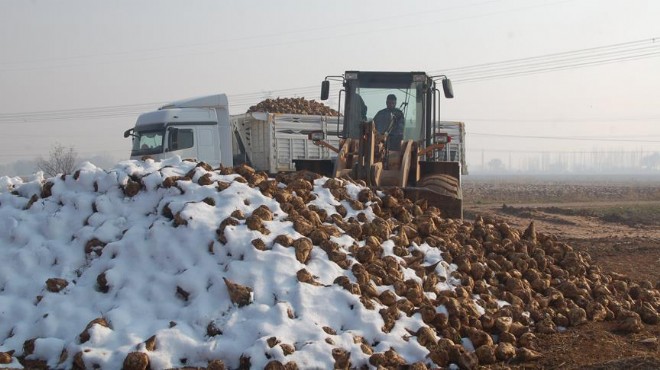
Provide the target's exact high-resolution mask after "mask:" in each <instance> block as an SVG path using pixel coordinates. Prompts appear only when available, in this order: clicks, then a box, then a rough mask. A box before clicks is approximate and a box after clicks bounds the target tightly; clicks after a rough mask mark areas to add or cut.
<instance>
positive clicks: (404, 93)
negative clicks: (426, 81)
mask: <svg viewBox="0 0 660 370" xmlns="http://www.w3.org/2000/svg"><path fill="white" fill-rule="evenodd" d="M346 90H347V91H346V94H347V98H348V99H347V100H348V101H347V106H346V107H345V112H344V113H345V120H346V122H345V125H344V135H345V136H347V137H350V138H357V137H359V132H360V124H361V122H363V121H371V120H373V119H374V116H375V115H376V114H377V113H378V112H379V111H381V110H382V109H384V108H386V104H387V103H386V101H387V97H388V96H390V95H394V96H396V106H395V108H397V109H399V110H401V112H402V113H403V122H404V129H403V139H404V140H408V139H412V140H415V141H418V140H422V138H423V137H424V131H423V130H424V127H423V119H422V118H423V117H422V116H423V103H422V101H423V87H422V83H420V82H416V81H413V82H410V81H409V80H408V81H404V82H397V81H388V80H386V79H383V80H376V79H372V80H359V79H355V80H349V81H347V83H346Z"/></svg>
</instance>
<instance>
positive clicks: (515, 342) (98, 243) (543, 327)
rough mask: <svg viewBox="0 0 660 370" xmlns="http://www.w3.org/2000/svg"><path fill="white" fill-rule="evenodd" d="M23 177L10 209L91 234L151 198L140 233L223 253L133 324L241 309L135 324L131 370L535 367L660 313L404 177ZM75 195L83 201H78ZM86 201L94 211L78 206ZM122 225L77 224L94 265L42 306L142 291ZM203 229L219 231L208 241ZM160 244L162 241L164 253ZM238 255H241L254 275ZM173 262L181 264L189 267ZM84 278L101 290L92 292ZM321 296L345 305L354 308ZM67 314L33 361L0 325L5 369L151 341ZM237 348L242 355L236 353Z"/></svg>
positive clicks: (63, 363)
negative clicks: (206, 272) (120, 338)
mask: <svg viewBox="0 0 660 370" xmlns="http://www.w3.org/2000/svg"><path fill="white" fill-rule="evenodd" d="M24 186H25V188H21V185H20V184H16V185H13V186H12V190H13V195H12V197H13V198H11V199H10V198H9V197H8V196H7V195H5V196H4V197H3V198H0V199H2V201H0V210H2V209H3V208H5V209H7V207H14V208H15V213H16V214H21V212H24V213H30V212H37V211H38V210H40V209H41V210H44V211H43V212H46V211H49V212H52V211H53V210H61V211H62V213H63V214H64V209H65V208H67V207H69V208H70V207H77V208H76V209H79V212H80V213H81V215H80V217H82V218H83V219H85V220H86V221H85V223H86V226H84V227H87V228H89V225H90V224H92V226H93V224H94V222H98V220H99V219H100V218H101V217H103V214H104V212H105V213H108V212H111V211H112V210H116V212H119V211H118V209H119V208H120V207H122V206H121V204H128V205H127V207H128V206H131V207H133V210H135V211H136V212H144V211H145V210H148V209H149V207H152V208H153V210H152V211H148V212H146V216H143V217H147V219H148V220H149V221H148V222H147V223H145V225H144V228H145V230H148V231H149V232H152V233H165V232H168V233H173V234H172V235H177V238H182V239H183V240H194V241H196V242H199V243H197V244H201V245H197V246H195V245H193V244H195V243H191V245H186V246H185V248H188V249H189V252H188V253H190V255H191V256H192V255H193V253H199V256H201V258H202V259H204V258H206V259H209V260H214V261H217V263H218V267H217V268H215V269H214V270H213V274H215V275H216V276H215V280H213V279H211V278H209V283H208V285H207V286H206V288H205V289H204V287H202V288H198V287H194V286H190V287H189V286H185V285H182V284H179V285H177V284H172V285H171V286H170V290H169V291H167V290H166V291H163V292H161V293H162V297H160V298H159V301H157V302H145V303H144V305H143V306H140V309H141V310H146V312H145V314H146V316H144V315H143V316H141V317H136V318H135V319H136V320H148V319H149V315H150V311H151V312H156V311H158V308H157V307H156V306H158V305H164V302H167V301H173V302H179V303H181V304H185V305H191V306H188V307H196V306H195V304H197V303H199V301H200V300H201V301H204V300H207V301H211V302H213V304H214V305H216V306H217V307H223V306H224V305H228V306H227V307H229V308H227V310H225V311H222V312H221V313H220V312H217V311H212V310H211V311H208V312H203V313H200V315H199V316H195V315H192V316H186V319H183V318H175V317H173V318H171V321H170V325H169V328H166V329H163V330H162V331H157V332H155V333H147V332H144V333H140V335H141V336H142V337H141V339H139V340H136V339H135V338H133V340H134V341H136V342H137V343H136V344H135V345H134V346H133V348H130V349H128V350H127V349H126V347H122V351H124V352H123V354H122V355H121V356H122V359H121V362H120V364H121V365H123V368H124V369H149V368H151V369H155V368H163V367H170V368H185V367H186V366H188V368H191V367H192V368H208V369H225V368H239V369H248V368H254V367H256V368H260V367H262V368H267V369H298V368H300V369H302V368H308V367H326V368H330V367H334V368H336V369H349V368H387V369H396V368H409V369H427V368H437V367H446V366H450V365H451V364H455V365H457V366H458V367H460V368H462V369H473V368H476V367H477V366H479V365H488V364H497V363H502V362H506V363H508V364H515V363H532V364H533V362H534V361H535V360H537V359H538V358H539V357H540V356H541V353H540V352H539V351H538V348H537V344H536V342H537V334H539V333H543V334H546V333H556V332H558V331H560V330H562V328H567V327H571V326H578V325H581V324H584V323H585V322H587V321H604V320H607V321H615V322H616V323H617V328H618V330H620V331H622V332H627V333H634V332H639V331H641V330H642V329H643V327H644V325H645V324H651V325H657V324H658V321H659V317H658V310H659V309H660V293H659V291H658V290H657V288H655V287H654V286H653V285H652V284H651V283H649V282H647V281H642V282H633V281H631V280H630V279H628V278H626V277H625V276H622V275H618V274H614V273H604V272H603V271H601V269H600V267H599V266H598V265H595V264H593V263H592V262H591V260H590V257H589V255H588V254H586V253H583V252H578V251H576V250H574V249H573V248H572V247H571V246H570V245H568V244H566V243H564V242H561V241H559V240H558V239H557V237H555V236H553V235H548V234H545V233H543V232H539V231H537V230H535V228H534V225H533V224H530V226H529V227H528V228H527V229H526V230H517V229H514V228H512V227H510V226H509V225H507V224H506V223H504V222H501V221H498V220H497V219H492V218H488V217H479V216H478V217H476V219H475V220H474V221H472V222H470V221H466V220H461V219H451V218H445V217H443V215H442V214H441V212H440V211H439V210H438V208H436V207H433V206H429V205H428V203H427V202H425V201H424V200H418V201H412V200H410V199H407V198H406V197H405V196H404V192H403V191H402V189H400V188H396V187H392V188H388V189H386V190H383V191H381V190H373V189H372V188H369V187H367V186H366V183H365V182H364V181H354V180H351V179H348V178H325V177H321V176H319V175H317V174H314V173H311V172H308V171H298V172H293V173H288V174H284V173H283V174H280V175H278V176H277V177H276V178H271V177H269V176H268V175H267V174H266V173H264V172H257V171H254V170H253V169H252V168H250V167H248V166H245V165H243V166H239V167H235V168H222V167H221V168H217V169H213V168H211V167H210V166H209V165H207V164H205V163H193V162H189V161H185V160H184V161H180V160H179V162H177V161H175V160H170V161H167V162H154V161H153V160H150V159H146V160H145V161H129V162H126V163H124V164H123V165H119V166H117V167H116V168H115V169H113V170H111V171H108V172H106V171H103V170H99V169H87V170H81V171H78V172H77V173H75V174H73V175H63V176H61V177H57V178H51V179H47V180H43V181H41V183H40V186H38V187H37V188H35V187H34V183H28V184H25V185H24ZM30 189H31V190H30ZM67 189H72V190H75V191H77V192H78V193H79V194H85V196H82V197H79V199H78V200H76V199H74V197H71V196H70V195H71V194H70V192H69V190H67ZM0 195H2V193H0ZM152 198H153V200H152V201H151V203H149V204H150V205H149V206H148V207H147V206H145V205H144V204H145V203H146V202H147V200H148V199H152ZM80 199H86V201H88V202H90V206H89V207H83V206H81V205H80V204H79V203H76V202H81V200H80ZM109 199H116V201H115V204H114V206H113V207H114V208H111V207H109V206H108V204H109V203H111V202H109ZM232 202H234V204H233V205H231V206H229V205H230V204H232ZM139 205H143V206H144V209H142V208H139V207H138V206H139ZM58 207H59V208H58ZM12 209H13V208H12ZM232 209H234V210H233V211H232ZM192 210H197V212H198V213H194V212H193V211H192ZM213 210H215V211H213ZM202 211H203V212H202ZM85 212H87V213H88V214H85ZM213 212H216V213H215V214H214V213H213ZM218 212H219V213H218ZM198 214H205V215H207V217H206V218H200V217H197V215H198ZM210 215H215V216H214V217H211V216H210ZM127 217H128V216H127ZM133 217H137V216H133ZM136 219H137V218H136ZM212 221H213V222H212ZM282 225H288V226H287V227H289V229H285V228H282ZM84 227H83V228H84ZM126 227H127V228H128V231H127V230H124V231H123V232H120V233H116V235H114V239H112V238H111V239H107V238H106V239H105V240H99V238H100V237H96V236H95V234H94V232H88V233H82V232H81V231H80V230H83V228H81V229H80V230H75V229H74V230H72V231H71V235H73V236H72V238H73V239H72V241H71V242H70V244H71V245H72V246H76V247H79V249H80V251H79V253H80V254H84V255H85V258H86V259H85V261H86V262H85V265H84V266H82V267H79V268H78V270H76V271H77V276H78V277H77V280H78V281H77V282H76V281H67V280H64V279H59V280H56V279H49V280H48V282H47V283H46V285H47V286H45V287H44V288H43V293H41V298H40V299H37V300H36V301H35V303H34V305H35V306H38V305H42V306H43V305H48V304H49V302H50V300H51V299H54V298H56V297H58V296H61V295H63V294H69V295H71V296H75V294H74V293H75V289H90V290H94V292H93V294H94V295H95V297H97V298H95V299H96V300H98V302H102V300H103V299H104V297H112V296H117V295H118V294H121V291H120V290H122V289H123V290H127V289H131V288H130V286H131V284H132V285H137V286H140V284H142V283H143V282H139V281H132V282H131V284H128V285H126V284H123V283H121V281H123V280H121V279H122V278H121V277H120V276H117V274H116V273H115V271H113V267H112V266H116V265H117V264H119V263H120V262H122V261H123V260H122V257H123V256H125V255H126V253H127V252H128V251H129V250H130V248H131V245H129V244H130V243H128V241H129V239H128V238H129V236H131V235H132V234H134V232H133V231H134V230H133V229H132V228H131V227H130V226H126ZM136 227H137V226H136ZM207 229H208V232H207V231H205V230H207ZM282 230H289V231H288V232H286V233H285V232H281V231H282ZM274 231H275V232H274ZM62 232H64V231H62ZM205 232H207V234H208V239H209V240H206V239H204V238H203V237H200V236H199V235H207V234H204V233H205ZM174 233H176V234H174ZM82 235H85V236H86V237H88V238H89V239H88V240H87V239H85V238H84V237H82ZM195 235H197V236H195ZM3 238H6V235H3ZM186 238H188V239H186ZM240 238H242V239H240ZM246 238H247V239H246ZM101 239H102V238H101ZM164 239H165V238H161V239H160V240H159V241H158V243H164V244H163V245H159V246H158V247H160V248H163V247H164V246H166V245H167V244H166V242H167V241H166V240H164ZM2 240H5V239H2ZM241 240H242V241H247V242H241ZM124 242H126V243H125V244H123V243H124ZM143 243H144V244H145V246H144V248H147V246H146V245H150V244H149V243H150V241H149V240H145V241H144V242H143ZM153 247H154V248H155V249H153V252H147V253H153V254H154V256H152V257H150V258H154V259H156V258H158V257H156V255H158V253H163V252H158V251H162V249H158V248H157V247H156V246H153ZM183 247H184V246H179V248H183ZM193 251H195V252H193ZM110 255H112V256H110ZM204 256H205V257H204ZM162 259H163V258H161V260H162ZM186 260H187V259H183V261H186ZM113 261H114V262H113ZM260 261H262V262H260ZM113 263H114V265H113ZM168 263H169V262H168ZM260 263H261V264H260ZM100 264H103V267H100ZM181 264H185V263H184V262H181ZM231 264H240V266H242V267H241V268H240V269H241V271H242V272H241V273H242V275H241V274H238V273H235V270H234V269H232V268H231V267H230V266H231ZM278 264H286V268H283V269H281V270H277V271H278V274H271V273H268V271H271V270H268V269H267V268H266V267H264V266H267V265H269V266H272V265H278ZM236 266H239V265H236ZM115 268H116V267H115ZM145 268H146V266H145ZM179 268H180V269H183V270H184V271H186V269H191V270H192V269H193V266H188V265H185V266H181V267H179ZM165 270H167V268H165ZM178 273H181V272H178ZM178 273H177V274H178ZM87 275H91V276H87ZM137 276H142V275H136V277H135V278H137ZM248 277H249V278H248ZM53 278H55V277H53ZM218 279H219V281H221V282H224V283H222V284H216V285H214V283H213V282H212V280H213V281H218ZM287 279H288V280H287ZM85 280H93V282H94V283H93V284H91V285H88V286H87V287H86V288H85V287H83V285H84V284H83V281H85ZM266 281H278V282H280V283H281V284H283V285H286V284H284V283H283V282H285V281H294V283H293V284H291V285H289V286H287V287H286V289H284V288H282V289H281V290H278V287H277V286H273V287H269V286H266V285H264V284H265V283H264V282H266ZM157 282H158V279H156V281H155V282H151V284H156V283H157ZM209 285H211V287H210V286H209ZM175 286H176V287H175ZM219 287H221V289H220V288H219ZM216 288H217V289H216ZM285 290H286V292H285ZM0 294H5V293H0ZM214 294H215V296H214ZM219 297H224V299H226V300H228V302H222V301H221V299H220V298H219ZM324 297H326V298H327V297H345V299H346V300H347V302H350V305H348V304H341V303H340V300H337V301H335V302H328V301H324V300H323V299H324ZM219 299H220V301H219ZM333 299H335V298H333ZM342 299H343V298H342ZM196 301H197V302H196ZM229 301H230V302H229ZM80 304H83V305H84V304H91V303H80ZM45 307H47V306H45ZM280 308H281V310H282V315H281V317H279V316H278V317H277V319H276V320H273V322H267V321H268V320H269V318H270V320H272V318H273V316H272V315H268V314H266V312H274V310H277V309H280ZM107 309H108V310H110V311H112V310H113V309H117V308H116V307H115V306H110V307H108V308H107ZM257 309H260V310H262V311H260V312H262V314H261V316H259V315H256V316H252V317H251V320H252V321H250V323H249V324H241V323H240V322H239V321H240V320H233V318H240V317H244V316H240V315H242V314H245V313H246V312H249V311H250V310H257ZM264 310H265V311H264ZM314 310H318V311H316V312H314ZM200 311H201V310H200ZM39 313H40V314H42V313H43V312H39ZM213 315H216V316H213ZM349 318H352V319H353V320H354V321H351V320H350V319H349ZM34 319H35V321H38V320H41V318H40V317H35V318H34ZM51 319H52V318H51ZM161 319H163V317H161ZM342 320H344V321H342ZM161 321H162V320H161ZM237 322H239V323H237ZM5 324H6V323H5ZM69 324H70V325H73V326H74V327H75V328H74V330H75V331H76V332H77V333H79V335H77V336H76V337H75V338H61V339H62V340H63V341H70V343H69V345H67V346H65V347H64V349H63V350H62V352H61V353H58V354H57V355H58V356H59V358H56V359H52V358H43V357H39V356H43V355H44V354H45V353H47V351H43V350H42V351H39V350H38V346H39V345H38V343H43V341H42V342H40V338H38V337H35V338H21V337H20V335H21V333H20V332H19V331H18V330H12V334H9V335H8V333H4V332H3V333H0V335H1V337H0V343H2V345H3V347H2V348H3V349H4V351H3V352H2V353H0V363H4V364H7V363H12V361H15V360H17V361H19V362H20V364H22V365H23V366H25V367H26V368H62V367H70V368H74V369H92V368H98V367H101V368H109V367H108V363H110V364H112V362H107V363H104V362H103V361H110V360H108V358H110V357H109V356H110V355H106V357H103V356H99V355H98V353H97V352H98V350H99V349H98V348H95V347H94V346H95V345H96V346H98V347H103V341H102V338H101V339H100V337H98V333H99V330H101V329H103V333H104V335H105V336H111V335H112V334H113V333H117V335H119V333H123V335H124V336H129V335H132V336H133V337H139V335H137V334H136V333H135V332H131V327H130V326H131V323H130V321H128V322H124V323H121V322H120V320H116V321H113V319H112V315H111V314H110V313H109V312H107V314H106V315H103V314H100V316H99V317H97V318H96V319H94V320H91V321H89V322H84V323H81V322H71V323H69ZM35 325H36V324H35ZM122 325H125V327H122ZM240 325H245V326H240ZM6 327H7V325H4V326H3V328H6ZM101 327H102V328H101ZM182 327H184V328H186V330H188V331H189V332H190V333H189V334H188V335H189V336H190V338H199V339H198V341H199V342H201V344H199V343H197V344H190V343H187V344H186V348H192V349H189V350H188V351H187V352H186V351H183V352H182V353H175V354H172V355H171V357H173V358H176V359H178V360H177V361H178V362H177V361H174V360H172V361H170V362H163V360H162V357H163V356H164V354H163V351H166V350H167V349H166V348H177V347H176V346H174V345H172V341H174V339H172V336H171V335H170V336H168V335H166V334H167V333H170V332H169V331H172V330H177V328H182ZM253 327H254V328H253ZM283 328H297V329H296V330H297V331H296V333H298V334H296V335H299V337H295V335H293V334H291V333H287V334H285V333H284V329H283ZM166 330H169V331H166ZM182 330H183V329H182ZM251 330H253V331H254V332H252V331H251ZM237 331H238V332H237ZM90 333H91V334H92V335H91V337H90ZM237 333H238V334H237ZM251 335H253V336H254V338H251V337H250V336H251ZM294 337H295V338H297V339H293V338H294ZM90 338H93V339H90ZM19 339H20V340H24V342H20V340H19ZM41 339H43V338H41ZM18 342H20V343H21V345H22V347H18V348H11V349H7V347H6V346H7V343H18ZM232 342H233V343H239V344H240V345H242V346H244V347H245V348H236V347H231V344H230V343H232ZM109 343H114V342H109ZM209 343H211V344H213V345H210V344H209ZM195 345H198V347H195ZM168 346H169V347H168ZM201 347H203V348H205V349H206V352H204V351H201V350H200V349H199V348H201ZM164 348H165V349H164ZM209 348H214V349H216V350H215V351H214V350H210V349H209ZM223 348H232V350H228V349H226V350H222V349H223ZM74 349H75V351H74V352H71V351H73V350H74ZM104 349H105V350H109V351H113V350H118V349H117V348H107V347H106V348H104ZM171 350H172V351H175V349H171ZM95 351H97V352H95ZM51 352H52V351H51ZM199 353H204V356H205V357H204V356H201V355H199ZM95 354H96V355H95ZM310 354H311V355H310ZM195 356H197V357H195ZM184 357H185V358H184ZM312 358H313V359H312ZM203 361H206V363H201V362H203ZM314 361H316V362H314ZM319 361H321V362H319ZM322 361H326V362H322ZM53 364H54V365H53ZM163 364H165V365H163Z"/></svg>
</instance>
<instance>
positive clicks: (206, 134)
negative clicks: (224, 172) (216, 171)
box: [196, 126, 222, 166]
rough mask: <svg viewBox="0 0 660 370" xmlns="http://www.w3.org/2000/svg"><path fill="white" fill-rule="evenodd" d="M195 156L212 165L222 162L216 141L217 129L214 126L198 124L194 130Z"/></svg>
mask: <svg viewBox="0 0 660 370" xmlns="http://www.w3.org/2000/svg"><path fill="white" fill-rule="evenodd" d="M196 136H197V158H199V160H200V161H204V162H206V163H208V164H210V165H212V166H217V165H219V164H220V163H222V160H221V158H220V150H219V149H220V148H219V145H218V143H217V140H218V137H217V136H218V130H217V128H216V126H199V127H197V130H196Z"/></svg>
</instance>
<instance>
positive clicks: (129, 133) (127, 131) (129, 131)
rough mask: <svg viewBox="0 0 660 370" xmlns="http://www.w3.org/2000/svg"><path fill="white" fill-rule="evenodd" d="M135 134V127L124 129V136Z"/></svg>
mask: <svg viewBox="0 0 660 370" xmlns="http://www.w3.org/2000/svg"><path fill="white" fill-rule="evenodd" d="M132 134H133V129H132V128H129V129H128V130H126V131H124V138H127V137H129V136H131V135H132Z"/></svg>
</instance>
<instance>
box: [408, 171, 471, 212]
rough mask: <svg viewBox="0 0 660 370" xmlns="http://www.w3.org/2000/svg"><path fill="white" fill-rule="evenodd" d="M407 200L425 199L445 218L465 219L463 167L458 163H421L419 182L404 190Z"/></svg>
mask: <svg viewBox="0 0 660 370" xmlns="http://www.w3.org/2000/svg"><path fill="white" fill-rule="evenodd" d="M404 192H405V195H406V198H408V199H411V200H413V201H416V200H421V199H424V200H426V201H427V203H428V205H429V206H435V207H437V208H438V209H440V210H441V211H442V214H443V216H444V217H448V218H456V219H462V218H463V192H462V191H461V167H460V164H459V163H458V162H425V161H420V162H419V180H418V181H416V184H415V185H414V186H411V187H406V188H405V189H404Z"/></svg>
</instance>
